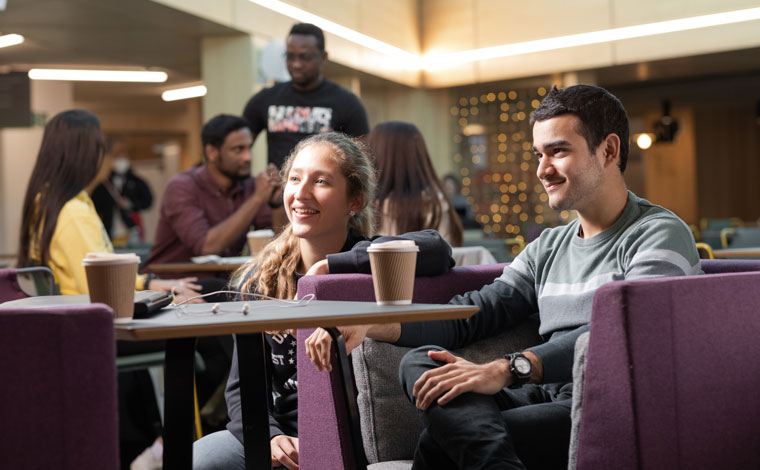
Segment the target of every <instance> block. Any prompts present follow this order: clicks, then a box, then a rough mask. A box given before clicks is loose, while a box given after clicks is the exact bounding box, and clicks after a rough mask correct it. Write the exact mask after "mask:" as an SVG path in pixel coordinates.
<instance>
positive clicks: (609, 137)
mask: <svg viewBox="0 0 760 470" xmlns="http://www.w3.org/2000/svg"><path fill="white" fill-rule="evenodd" d="M531 124H532V125H533V151H534V153H535V155H536V158H538V161H539V165H538V170H537V175H538V177H539V179H540V180H541V182H542V184H543V185H544V188H545V190H546V192H547V194H548V196H549V205H550V207H552V208H553V209H555V210H575V211H577V214H578V218H577V219H575V220H573V221H572V222H571V223H569V224H567V225H565V226H561V227H556V228H553V229H547V230H544V231H543V232H542V233H541V236H540V237H539V238H538V239H536V240H535V241H534V242H532V243H530V244H529V245H528V246H527V247H526V249H525V250H524V251H523V252H522V253H520V255H519V256H518V257H517V258H516V259H515V261H514V262H513V263H511V264H510V265H509V266H507V267H506V268H505V269H504V272H503V273H502V275H501V276H500V277H499V278H497V279H496V280H495V281H494V282H493V283H492V284H489V285H487V286H485V287H483V288H482V289H480V290H478V291H472V292H468V293H466V294H464V295H461V296H456V297H455V298H453V299H452V300H451V302H450V303H454V304H468V305H477V306H478V307H479V308H480V311H479V312H478V313H477V314H475V315H474V316H473V317H471V318H469V319H466V320H450V321H439V322H426V323H409V324H403V325H400V324H391V325H373V326H363V327H352V328H341V330H342V331H343V334H344V336H345V337H346V343H347V347H348V348H352V347H354V346H356V345H358V344H360V343H361V341H362V340H363V339H364V337H365V336H368V337H370V338H374V339H377V340H382V341H389V342H393V343H395V344H398V345H400V346H407V347H418V346H422V347H418V348H417V349H414V350H412V351H410V352H409V353H408V354H407V355H406V356H405V357H404V359H403V360H402V362H401V367H400V372H399V374H400V378H401V383H402V386H403V388H404V391H405V392H406V394H407V396H408V397H409V399H410V400H411V401H412V403H414V404H415V405H416V407H417V408H418V409H419V410H422V418H423V421H424V423H425V430H424V431H423V433H422V435H421V436H420V440H419V442H418V445H417V449H416V452H415V456H414V465H413V469H440V468H451V469H455V468H460V469H470V468H472V469H474V468H478V469H491V468H493V469H495V468H499V469H504V468H509V469H513V468H514V469H518V468H526V465H527V466H528V467H532V468H566V467H567V458H568V456H567V452H568V445H569V438H570V408H571V398H572V363H573V348H574V344H575V340H576V338H577V337H578V336H579V335H580V334H581V333H583V332H584V331H587V330H588V324H589V321H590V319H591V304H592V299H593V297H594V293H595V292H596V290H597V289H598V288H599V287H600V286H601V285H603V284H605V283H607V282H611V281H616V280H631V279H642V278H650V277H658V276H681V275H690V274H700V273H701V272H702V270H701V267H700V263H699V256H698V254H697V251H696V248H695V244H694V239H693V238H692V235H691V232H690V230H689V228H688V226H687V225H686V224H685V223H684V222H683V221H682V220H681V219H679V218H678V217H677V216H676V215H675V214H673V213H672V212H670V211H669V210H667V209H665V208H663V207H660V206H657V205H654V204H652V203H650V202H649V201H646V200H644V199H641V198H639V197H637V196H636V195H635V194H633V193H632V192H630V191H628V190H627V188H626V185H625V181H624V179H623V172H624V171H625V166H626V161H627V158H628V134H629V131H628V117H627V115H626V112H625V109H624V108H623V105H622V104H621V103H620V101H618V99H617V98H616V97H614V96H613V95H612V94H610V93H609V92H607V91H606V90H604V89H602V88H598V87H594V86H587V85H578V86H573V87H568V88H565V89H557V88H556V87H555V88H553V89H552V90H551V91H550V92H549V93H548V94H547V96H546V98H545V99H544V101H543V102H542V103H541V105H540V106H539V107H538V108H537V109H536V111H535V112H534V113H533V116H532V117H531ZM535 312H539V316H540V327H539V333H540V334H541V335H542V336H543V337H544V338H545V339H546V341H545V342H544V343H543V344H540V345H538V346H535V347H531V348H528V349H527V350H525V351H521V352H519V353H513V351H504V353H505V356H504V358H503V359H499V360H496V361H493V362H490V363H487V364H474V363H471V362H469V361H466V360H464V359H462V358H459V357H456V356H454V355H453V354H451V353H450V352H448V351H447V350H446V349H444V348H448V349H456V348H460V347H463V346H465V345H467V344H470V343H472V342H474V341H477V340H480V339H483V338H485V337H488V336H493V335H495V334H497V333H499V332H501V331H504V330H506V329H509V328H511V327H513V326H516V325H517V324H519V323H521V322H522V321H523V320H524V319H525V318H527V317H528V316H529V315H531V314H533V313H535ZM323 336H324V335H321V334H320V333H319V332H317V333H315V335H314V336H313V337H312V338H310V339H309V340H308V341H307V344H306V346H307V351H308V352H309V354H310V356H311V357H312V360H313V362H314V363H315V365H317V367H318V368H325V367H327V364H328V362H327V359H326V355H325V354H323V353H322V351H324V340H323V339H322V337H323ZM320 340H321V342H320ZM423 345H428V346H423ZM430 345H435V346H430Z"/></svg>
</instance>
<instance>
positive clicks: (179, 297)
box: [145, 277, 204, 304]
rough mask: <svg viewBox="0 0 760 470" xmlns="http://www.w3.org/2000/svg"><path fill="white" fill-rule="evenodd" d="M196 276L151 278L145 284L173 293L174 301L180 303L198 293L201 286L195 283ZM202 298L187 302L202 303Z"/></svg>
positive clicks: (152, 288) (151, 288)
mask: <svg viewBox="0 0 760 470" xmlns="http://www.w3.org/2000/svg"><path fill="white" fill-rule="evenodd" d="M197 280H198V278H197V277H184V278H182V279H153V280H152V281H150V282H149V283H148V285H147V286H145V288H146V289H149V290H154V291H171V293H172V295H174V302H175V303H180V302H182V301H185V300H187V299H189V298H191V297H195V296H197V295H199V294H200V291H201V289H202V287H201V286H200V285H198V284H195V281H197ZM203 302H204V300H203V299H195V300H192V301H190V302H188V303H192V304H197V303H203Z"/></svg>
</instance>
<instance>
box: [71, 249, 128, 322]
mask: <svg viewBox="0 0 760 470" xmlns="http://www.w3.org/2000/svg"><path fill="white" fill-rule="evenodd" d="M139 264H140V258H139V257H138V256H137V255H135V254H134V253H125V254H116V253H87V256H85V258H84V259H83V260H82V265H83V266H84V269H85V273H86V274H87V288H88V290H89V291H90V302H100V303H104V304H106V305H108V306H110V307H111V308H112V309H113V313H114V321H116V322H124V321H129V320H131V319H132V315H133V313H134V310H135V280H136V276H137V266H138V265H139Z"/></svg>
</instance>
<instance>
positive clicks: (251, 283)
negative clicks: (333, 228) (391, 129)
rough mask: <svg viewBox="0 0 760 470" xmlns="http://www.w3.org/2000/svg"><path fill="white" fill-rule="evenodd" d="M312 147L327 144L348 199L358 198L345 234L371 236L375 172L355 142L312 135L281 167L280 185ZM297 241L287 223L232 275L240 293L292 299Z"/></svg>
mask: <svg viewBox="0 0 760 470" xmlns="http://www.w3.org/2000/svg"><path fill="white" fill-rule="evenodd" d="M311 145H326V146H329V147H330V148H331V149H332V157H333V159H334V160H335V162H336V163H337V164H338V167H339V168H340V169H341V172H342V174H343V176H345V177H346V180H347V182H348V184H347V188H348V194H347V195H348V198H349V199H353V198H355V197H359V198H361V201H362V207H361V209H359V210H358V211H357V212H356V214H355V215H354V216H353V217H351V218H349V221H348V231H349V233H352V234H354V235H367V236H369V235H372V233H373V227H374V214H373V210H372V208H371V203H372V201H373V199H374V198H373V196H374V193H375V185H376V182H375V170H374V167H373V166H372V162H371V161H370V158H369V156H368V155H367V153H366V152H365V151H364V149H363V148H362V147H361V145H359V144H358V143H357V142H356V141H354V140H353V139H351V138H350V137H348V136H346V135H344V134H340V133H337V132H326V133H324V134H316V135H313V136H311V137H309V138H307V139H305V140H302V141H301V142H299V143H298V145H296V147H295V148H294V149H293V151H292V152H291V153H290V155H289V156H288V158H287V160H286V161H285V164H284V165H283V167H282V171H281V172H280V176H281V178H282V185H283V187H285V185H286V184H287V179H288V173H290V168H291V167H292V166H293V161H294V160H295V158H296V156H297V155H298V154H299V153H300V152H301V150H303V149H304V148H306V147H308V146H311ZM298 241H299V238H298V237H296V236H295V235H294V234H293V229H292V227H291V226H290V224H288V225H287V226H286V227H285V229H284V230H283V231H282V233H280V235H278V236H277V237H276V238H275V239H274V240H272V241H271V242H270V243H269V244H268V245H267V246H266V247H265V248H264V249H263V250H262V251H261V252H260V253H259V254H258V256H256V257H255V258H254V259H253V260H251V261H250V262H249V263H248V264H247V265H245V266H243V267H241V268H240V269H239V270H238V272H237V273H235V275H234V276H233V281H232V284H233V285H238V290H239V291H240V292H256V293H257V294H263V295H266V296H269V297H275V298H278V299H292V298H293V297H294V296H295V294H296V288H297V286H296V279H295V272H296V268H297V267H298V264H299V263H300V262H301V249H300V245H299V243H298Z"/></svg>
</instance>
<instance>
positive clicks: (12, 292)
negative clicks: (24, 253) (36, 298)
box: [0, 266, 55, 303]
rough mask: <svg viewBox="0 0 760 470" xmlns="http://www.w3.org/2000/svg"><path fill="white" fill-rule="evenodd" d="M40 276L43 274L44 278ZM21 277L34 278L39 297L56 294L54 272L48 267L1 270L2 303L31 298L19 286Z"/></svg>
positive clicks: (0, 289) (0, 290) (0, 291)
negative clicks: (28, 276)
mask: <svg viewBox="0 0 760 470" xmlns="http://www.w3.org/2000/svg"><path fill="white" fill-rule="evenodd" d="M39 274H42V276H39ZM19 275H22V276H24V275H31V276H32V282H33V283H34V290H35V291H36V293H37V294H38V295H53V294H55V278H54V277H53V271H51V270H50V268H48V267H47V266H32V267H29V268H17V269H10V268H9V269H0V303H3V302H8V301H10V300H18V299H25V298H27V297H29V296H30V294H29V293H27V292H26V291H24V289H23V288H22V287H21V284H19V279H18V278H19Z"/></svg>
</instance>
